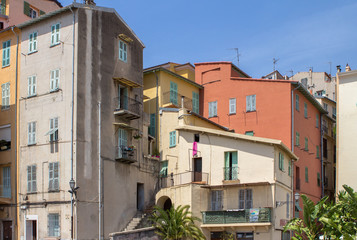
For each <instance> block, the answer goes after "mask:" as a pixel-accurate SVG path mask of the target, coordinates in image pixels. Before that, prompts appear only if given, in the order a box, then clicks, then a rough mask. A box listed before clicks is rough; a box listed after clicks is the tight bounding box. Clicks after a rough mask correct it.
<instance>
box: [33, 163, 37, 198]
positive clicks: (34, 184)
mask: <svg viewBox="0 0 357 240" xmlns="http://www.w3.org/2000/svg"><path fill="white" fill-rule="evenodd" d="M36 174H37V173H36V165H33V166H32V192H36V191H37V185H36V181H37V175H36Z"/></svg>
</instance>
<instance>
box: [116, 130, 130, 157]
mask: <svg viewBox="0 0 357 240" xmlns="http://www.w3.org/2000/svg"><path fill="white" fill-rule="evenodd" d="M126 147H128V132H127V131H126V130H125V129H122V128H119V130H118V158H123V157H127V152H126V151H125V148H126Z"/></svg>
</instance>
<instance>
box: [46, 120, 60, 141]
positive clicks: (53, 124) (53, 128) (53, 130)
mask: <svg viewBox="0 0 357 240" xmlns="http://www.w3.org/2000/svg"><path fill="white" fill-rule="evenodd" d="M48 135H49V136H50V142H54V141H58V118H57V117H56V118H51V119H50V131H49V132H48Z"/></svg>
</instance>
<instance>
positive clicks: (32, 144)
mask: <svg viewBox="0 0 357 240" xmlns="http://www.w3.org/2000/svg"><path fill="white" fill-rule="evenodd" d="M36 144H37V143H28V144H27V146H28V147H31V146H35V145H36Z"/></svg>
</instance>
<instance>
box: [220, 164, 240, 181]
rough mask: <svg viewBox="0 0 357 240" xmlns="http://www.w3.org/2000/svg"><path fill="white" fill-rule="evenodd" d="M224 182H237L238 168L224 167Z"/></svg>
mask: <svg viewBox="0 0 357 240" xmlns="http://www.w3.org/2000/svg"><path fill="white" fill-rule="evenodd" d="M223 174H224V180H237V179H238V167H225V168H223Z"/></svg>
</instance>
